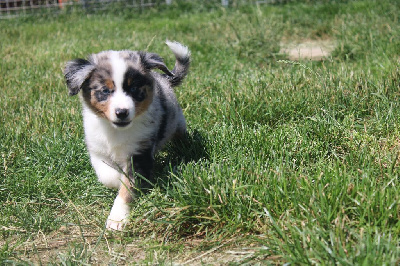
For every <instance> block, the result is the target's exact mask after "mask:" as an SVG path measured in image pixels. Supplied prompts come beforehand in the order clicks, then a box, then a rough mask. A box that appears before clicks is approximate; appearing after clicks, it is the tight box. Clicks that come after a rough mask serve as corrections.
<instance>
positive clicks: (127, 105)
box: [64, 51, 173, 128]
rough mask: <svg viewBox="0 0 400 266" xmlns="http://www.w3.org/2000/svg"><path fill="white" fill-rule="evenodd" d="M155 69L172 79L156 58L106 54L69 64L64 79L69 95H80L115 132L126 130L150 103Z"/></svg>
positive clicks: (148, 54) (155, 56)
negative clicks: (116, 130)
mask: <svg viewBox="0 0 400 266" xmlns="http://www.w3.org/2000/svg"><path fill="white" fill-rule="evenodd" d="M154 68H158V69H160V70H162V71H163V72H164V73H166V74H167V75H169V76H172V75H173V74H172V73H171V72H170V71H169V70H168V68H167V67H166V66H165V64H164V62H163V61H162V59H161V57H160V56H158V55H157V54H153V53H145V52H133V51H105V52H100V53H98V54H93V55H91V56H90V57H89V59H88V60H85V59H76V60H73V61H70V62H68V63H67V65H66V67H65V70H64V75H65V79H66V82H67V86H68V89H69V93H70V95H76V94H78V93H79V91H82V98H83V100H84V102H85V103H86V105H87V106H88V107H89V108H90V109H91V110H92V111H93V112H94V113H96V114H97V115H98V116H100V117H103V118H106V119H108V120H109V121H110V123H111V124H112V125H113V126H114V127H115V128H126V127H128V126H129V125H131V122H132V120H133V119H134V118H135V117H136V116H138V115H140V114H141V113H143V112H144V111H146V110H147V108H148V107H149V106H150V104H151V102H152V101H153V86H154V77H153V74H152V73H151V70H152V69H154Z"/></svg>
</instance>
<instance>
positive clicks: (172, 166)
mask: <svg viewBox="0 0 400 266" xmlns="http://www.w3.org/2000/svg"><path fill="white" fill-rule="evenodd" d="M208 158H209V153H208V150H207V146H206V139H205V138H204V136H203V135H202V134H201V133H200V131H198V130H196V129H195V130H193V131H191V132H188V133H186V134H185V135H184V136H183V137H181V138H179V139H173V140H172V141H171V142H169V143H168V144H167V145H166V147H165V148H164V149H163V150H162V151H161V152H160V153H159V154H157V156H156V158H155V167H154V180H155V181H156V184H159V185H161V186H162V183H164V184H165V182H168V179H167V178H168V176H169V175H170V172H171V170H172V171H173V172H177V171H179V170H178V166H180V165H185V164H188V163H191V162H197V161H200V160H204V159H205V160H207V159H208Z"/></svg>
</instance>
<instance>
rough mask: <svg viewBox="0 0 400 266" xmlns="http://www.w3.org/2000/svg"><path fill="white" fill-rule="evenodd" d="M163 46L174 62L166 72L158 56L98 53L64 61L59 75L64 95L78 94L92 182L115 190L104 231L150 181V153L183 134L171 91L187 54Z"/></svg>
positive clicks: (122, 218) (176, 46) (123, 216)
mask: <svg viewBox="0 0 400 266" xmlns="http://www.w3.org/2000/svg"><path fill="white" fill-rule="evenodd" d="M166 44H167V45H168V46H169V48H170V49H171V50H172V52H173V53H174V54H175V57H176V62H175V67H174V68H173V70H172V71H170V70H169V69H168V68H167V67H166V65H165V64H164V62H163V60H162V58H161V57H160V56H159V55H157V54H154V53H148V52H141V51H104V52H100V53H98V54H92V55H90V56H89V58H88V60H85V59H76V60H73V61H70V62H68V63H67V64H66V67H65V70H64V75H65V80H66V83H67V86H68V89H69V94H70V95H76V94H78V93H79V92H81V93H80V99H81V102H82V105H83V108H82V113H83V124H84V129H85V141H86V146H87V149H88V151H89V154H90V160H91V163H92V166H93V168H94V169H95V171H96V174H97V177H98V179H99V181H100V182H102V183H103V184H104V185H105V186H107V187H110V188H117V189H119V192H118V195H117V197H116V199H115V201H114V205H113V207H112V209H111V212H110V215H109V216H108V219H107V223H106V227H107V228H108V229H114V230H122V229H123V227H124V225H125V224H126V221H127V218H128V216H129V211H130V207H129V203H130V202H131V201H132V197H133V192H134V190H135V189H136V188H142V189H143V188H149V185H148V183H147V182H145V181H143V180H148V181H150V182H151V181H152V179H151V175H152V168H153V163H154V155H155V153H156V152H157V151H158V150H159V149H160V148H161V147H162V146H163V145H164V144H165V143H166V142H167V141H168V140H170V139H171V138H172V137H179V136H182V135H184V134H185V132H186V122H185V118H184V116H183V113H182V109H181V107H180V106H179V104H178V102H177V99H176V97H175V94H174V91H173V89H172V88H173V87H175V86H178V85H179V84H180V83H181V82H182V80H183V79H184V77H185V76H186V75H187V73H188V70H189V64H190V52H189V50H188V48H187V47H186V46H183V45H182V44H180V43H177V42H169V41H167V42H166ZM154 69H158V70H161V71H162V72H163V73H160V72H156V71H154ZM137 176H139V177H140V178H139V179H143V180H142V185H141V186H139V185H138V184H137V183H138V178H135V177H137ZM143 183H145V184H143Z"/></svg>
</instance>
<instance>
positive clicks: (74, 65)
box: [64, 59, 95, 95]
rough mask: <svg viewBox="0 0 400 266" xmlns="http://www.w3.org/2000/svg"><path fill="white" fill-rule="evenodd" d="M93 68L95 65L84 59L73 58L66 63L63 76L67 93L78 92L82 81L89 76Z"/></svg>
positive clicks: (73, 93)
mask: <svg viewBox="0 0 400 266" xmlns="http://www.w3.org/2000/svg"><path fill="white" fill-rule="evenodd" d="M94 69H95V66H94V65H93V64H92V63H90V62H89V61H88V60H85V59H75V60H72V61H69V62H68V63H67V64H66V66H65V69H64V76H65V81H66V82H67V86H68V89H69V95H75V94H78V92H79V91H80V90H81V88H82V85H83V83H84V82H85V81H86V80H87V79H88V78H89V77H90V75H91V74H92V72H93V70H94Z"/></svg>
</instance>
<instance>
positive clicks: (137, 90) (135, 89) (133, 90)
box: [129, 87, 139, 94]
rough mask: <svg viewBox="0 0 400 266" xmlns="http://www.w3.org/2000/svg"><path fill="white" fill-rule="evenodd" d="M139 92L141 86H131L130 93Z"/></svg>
mask: <svg viewBox="0 0 400 266" xmlns="http://www.w3.org/2000/svg"><path fill="white" fill-rule="evenodd" d="M138 92H139V88H138V87H130V88H129V93H131V94H136V93H138Z"/></svg>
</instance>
